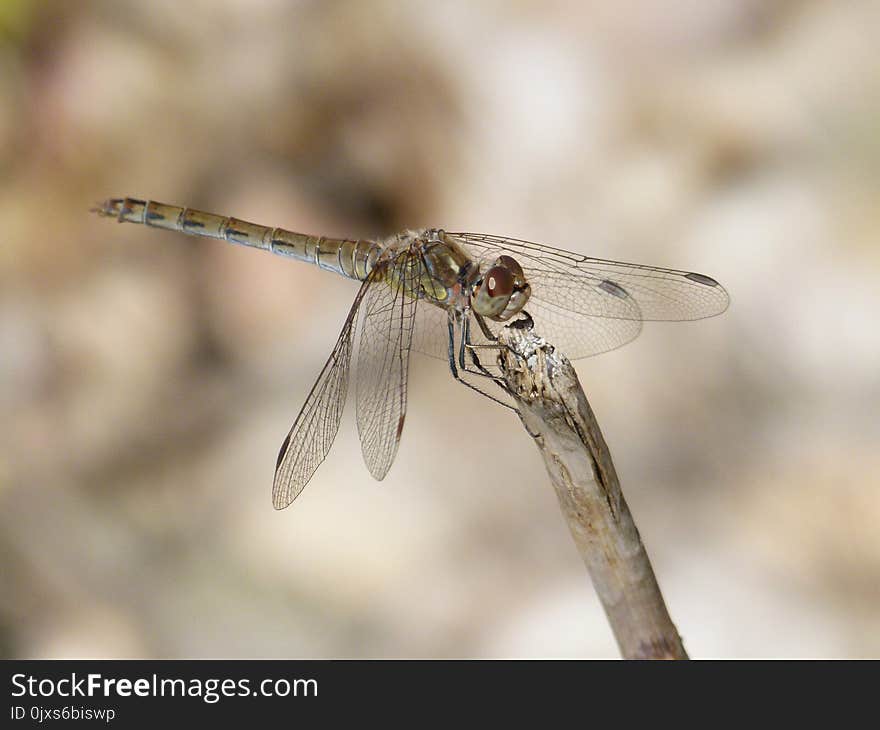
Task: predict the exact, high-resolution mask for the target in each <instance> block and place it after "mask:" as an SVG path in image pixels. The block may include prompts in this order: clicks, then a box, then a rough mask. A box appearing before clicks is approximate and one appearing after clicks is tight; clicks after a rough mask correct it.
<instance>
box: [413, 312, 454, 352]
mask: <svg viewBox="0 0 880 730" xmlns="http://www.w3.org/2000/svg"><path fill="white" fill-rule="evenodd" d="M448 317H449V315H448V314H447V312H446V310H445V309H442V308H440V307H437V306H435V305H433V304H431V303H430V302H428V301H426V300H424V299H423V300H422V301H421V302H420V303H419V306H418V308H417V309H416V325H415V330H414V332H413V340H412V350H413V352H420V353H422V354H423V355H429V356H430V357H436V358H437V359H438V360H443V362H447V361H448V360H449V330H448V329H447V321H448Z"/></svg>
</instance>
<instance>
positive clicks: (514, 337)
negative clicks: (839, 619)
mask: <svg viewBox="0 0 880 730" xmlns="http://www.w3.org/2000/svg"><path fill="white" fill-rule="evenodd" d="M500 338H501V341H502V343H503V344H505V345H507V347H506V348H505V349H503V350H501V354H500V356H499V365H500V367H501V371H502V374H503V377H504V380H505V381H506V383H507V386H508V388H509V389H510V391H511V394H512V395H513V397H514V400H515V401H516V404H517V407H518V408H519V413H520V418H521V419H522V422H523V425H524V426H525V428H526V430H527V431H528V432H529V435H530V436H532V438H534V440H535V443H536V444H537V446H538V449H539V450H540V452H541V455H542V456H543V458H544V463H545V465H546V466H547V472H548V473H549V475H550V481H551V482H552V483H553V487H554V488H555V490H556V496H557V497H558V499H559V504H560V506H561V507H562V512H563V515H564V516H565V519H566V521H567V522H568V527H569V530H571V534H572V536H573V537H574V541H575V543H576V544H577V547H578V550H579V551H580V554H581V557H582V558H583V561H584V563H585V564H586V566H587V570H588V571H589V573H590V576H591V578H592V580H593V585H594V586H595V588H596V592H597V593H598V595H599V599H600V600H601V602H602V605H603V607H604V608H605V613H606V614H607V616H608V620H609V622H610V623H611V629H612V631H613V632H614V636H615V638H616V639H617V644H618V646H619V647H620V651H621V654H622V655H623V657H624V658H625V659H687V658H688V657H687V653H686V652H685V650H684V646H683V645H682V642H681V637H679V635H678V632H677V631H676V629H675V626H674V624H673V623H672V620H671V619H670V618H669V613H668V611H667V610H666V604H665V603H664V602H663V596H662V595H661V593H660V588H659V586H658V585H657V580H656V578H655V577H654V571H653V569H652V568H651V563H650V561H649V560H648V555H647V553H646V552H645V546H644V545H643V544H642V540H641V538H640V537H639V531H638V530H637V529H636V526H635V523H634V522H633V519H632V515H631V514H630V512H629V508H628V507H627V505H626V501H625V500H624V498H623V494H622V493H621V491H620V484H619V482H618V480H617V473H616V472H615V469H614V464H613V463H612V461H611V454H610V452H609V451H608V446H607V445H606V444H605V439H604V438H603V437H602V432H601V431H600V430H599V424H598V423H596V418H595V416H594V415H593V411H592V409H591V408H590V404H589V403H588V402H587V398H586V396H585V395H584V391H583V389H582V388H581V385H580V383H579V382H578V379H577V375H576V374H575V372H574V368H572V366H571V363H569V361H568V360H567V359H566V358H565V357H564V356H563V355H562V354H560V353H559V352H557V351H556V349H555V348H554V347H553V346H552V345H550V344H549V343H547V342H545V341H544V340H543V339H542V338H540V337H539V336H537V335H536V334H535V333H533V332H532V331H531V330H530V329H527V328H525V327H523V326H522V323H519V322H518V323H514V324H513V325H509V326H507V327H505V328H503V329H502V332H501V336H500Z"/></svg>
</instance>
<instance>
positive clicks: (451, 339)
mask: <svg viewBox="0 0 880 730" xmlns="http://www.w3.org/2000/svg"><path fill="white" fill-rule="evenodd" d="M448 326H449V369H450V371H452V377H453V378H455V379H456V380H457V381H458V382H459V383H461V384H462V385H466V386H467V387H468V388H470V389H471V390H475V391H477V393H479V394H480V395H483V396H485V397H486V398H488V399H489V400H493V401H495V402H496V403H498V404H500V405H502V406H504V407H505V408H509V409H510V410H512V411H516V408H514V407H513V406H512V405H510V404H509V403H505V402H504V401H502V400H499V399H498V398H496V397H495V396H493V395H489V394H488V393H487V392H486V391H484V390H482V389H481V388H478V387H477V386H476V385H474V384H473V383H469V382H468V381H467V380H465V379H464V378H462V377H461V375H460V373H459V372H458V368H457V367H456V365H455V322H454V320H453V318H452V316H450V317H449V323H448ZM462 352H463V350H462ZM463 363H464V357H463V355H462V364H463ZM462 370H465V371H466V372H469V373H471V372H472V371H470V370H468V369H467V368H465V367H464V366H463V367H462ZM477 374H481V373H477ZM489 377H492V376H491V374H490V375H489ZM493 380H495V379H494V378H493ZM495 382H498V381H497V380H495Z"/></svg>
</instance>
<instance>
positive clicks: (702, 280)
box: [684, 274, 718, 286]
mask: <svg viewBox="0 0 880 730" xmlns="http://www.w3.org/2000/svg"><path fill="white" fill-rule="evenodd" d="M684 278H685V279H690V280H691V281H695V282H697V284H705V285H706V286H718V282H717V281H715V279H713V278H712V277H711V276H706V275H705V274H685V275H684Z"/></svg>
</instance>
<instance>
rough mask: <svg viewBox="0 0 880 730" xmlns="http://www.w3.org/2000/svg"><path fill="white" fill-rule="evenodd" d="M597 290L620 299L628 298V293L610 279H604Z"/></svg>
mask: <svg viewBox="0 0 880 730" xmlns="http://www.w3.org/2000/svg"><path fill="white" fill-rule="evenodd" d="M599 288H600V289H602V290H603V291H606V292H608V293H609V294H612V295H613V296H615V297H618V298H620V299H628V298H629V292H627V290H626V289H624V288H623V287H622V286H621V285H620V284H615V283H614V282H613V281H611V279H605V280H604V281H603V282H602V283H601V284H599Z"/></svg>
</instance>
